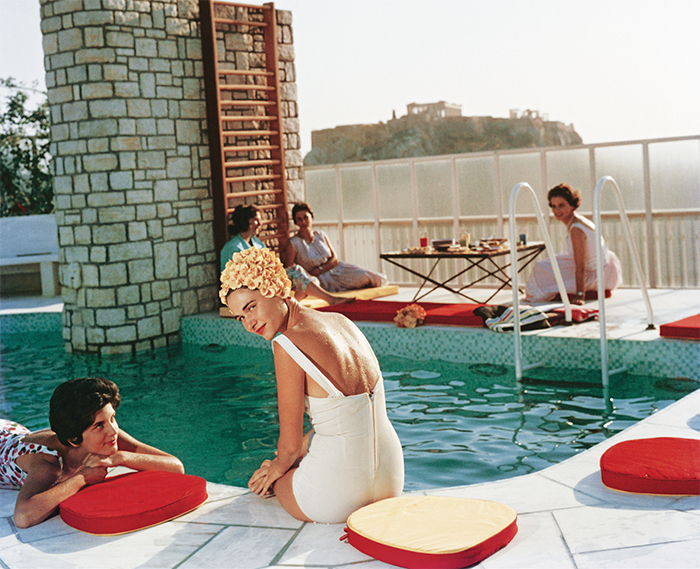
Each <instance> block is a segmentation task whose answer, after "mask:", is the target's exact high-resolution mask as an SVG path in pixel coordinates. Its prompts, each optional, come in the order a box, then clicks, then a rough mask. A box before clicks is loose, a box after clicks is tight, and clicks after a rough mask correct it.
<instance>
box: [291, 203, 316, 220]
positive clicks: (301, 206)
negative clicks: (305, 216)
mask: <svg viewBox="0 0 700 569" xmlns="http://www.w3.org/2000/svg"><path fill="white" fill-rule="evenodd" d="M300 211H308V212H309V213H310V214H311V217H313V216H314V212H313V211H311V207H310V206H309V204H307V203H305V202H299V203H298V204H295V205H294V207H293V208H292V221H294V220H295V219H296V217H297V213H299V212H300Z"/></svg>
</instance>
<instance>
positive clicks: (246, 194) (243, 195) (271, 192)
mask: <svg viewBox="0 0 700 569" xmlns="http://www.w3.org/2000/svg"><path fill="white" fill-rule="evenodd" d="M281 192H282V190H280V189H274V190H258V191H255V192H229V193H227V194H226V197H227V198H250V197H253V196H272V195H276V194H279V193H281ZM272 205H275V206H276V207H278V206H279V204H260V205H258V206H256V207H260V208H264V207H267V208H268V209H270V208H271V207H272Z"/></svg>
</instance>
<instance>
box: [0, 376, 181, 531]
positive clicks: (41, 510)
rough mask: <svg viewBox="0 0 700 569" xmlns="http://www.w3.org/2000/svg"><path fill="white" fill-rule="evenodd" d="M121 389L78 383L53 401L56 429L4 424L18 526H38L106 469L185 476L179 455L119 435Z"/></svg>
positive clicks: (2, 448)
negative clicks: (113, 468) (129, 469)
mask: <svg viewBox="0 0 700 569" xmlns="http://www.w3.org/2000/svg"><path fill="white" fill-rule="evenodd" d="M120 402H121V396H120V395H119V389H118V388H117V386H116V385H115V384H114V383H112V382H111V381H109V380H107V379H102V378H79V379H72V380H70V381H67V382H65V383H62V384H61V385H59V386H58V387H57V388H56V390H55V391H54V392H53V395H52V396H51V402H50V404H49V407H50V411H49V423H50V424H51V429H43V430H41V431H36V432H34V433H31V432H30V431H29V430H28V429H27V428H26V427H23V426H22V425H19V424H18V423H13V422H11V421H7V420H4V419H3V420H0V486H2V487H5V488H8V487H9V488H20V491H19V495H18V496H17V503H16V504H15V525H16V526H17V527H20V528H26V527H30V526H33V525H36V524H38V523H40V522H42V521H44V520H45V519H46V518H48V517H49V516H50V515H51V514H53V513H54V512H55V511H56V508H57V507H58V505H59V504H60V503H61V502H63V500H65V499H66V498H70V497H71V496H72V495H73V494H75V493H76V492H78V490H80V489H81V488H82V487H83V486H87V485H89V484H95V483H97V482H102V480H104V478H105V476H106V475H107V468H108V467H112V466H125V467H128V468H132V469H134V470H163V471H167V472H179V473H183V472H184V468H183V466H182V463H181V462H180V461H179V460H178V459H177V458H175V457H174V456H172V455H170V454H168V453H166V452H163V451H162V450H158V449H157V448H154V447H152V446H149V445H146V444H144V443H142V442H139V441H137V440H136V439H135V438H134V437H132V436H131V435H129V434H127V433H125V432H124V431H120V430H119V427H118V425H117V421H116V418H115V412H116V409H117V408H118V407H119V403H120Z"/></svg>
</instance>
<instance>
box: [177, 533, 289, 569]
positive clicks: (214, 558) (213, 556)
mask: <svg viewBox="0 0 700 569" xmlns="http://www.w3.org/2000/svg"><path fill="white" fill-rule="evenodd" d="M190 525H196V524H190ZM295 533H296V531H295V530H290V529H275V528H254V527H235V526H231V527H227V528H224V529H222V530H221V532H220V533H219V534H217V535H216V537H214V539H212V540H211V541H210V542H209V543H207V544H206V545H205V546H204V547H202V548H200V549H199V550H198V551H197V552H196V553H195V554H194V555H192V556H191V557H189V558H188V559H187V560H186V561H185V562H184V563H183V564H182V565H179V566H178V569H200V568H201V569H215V568H216V569H218V568H222V569H223V568H231V569H234V568H235V569H249V568H250V569H257V568H259V567H267V566H268V565H270V564H271V563H272V562H273V561H275V558H276V557H277V555H278V554H279V552H280V551H281V550H282V549H283V548H284V546H285V545H286V544H287V543H288V542H289V540H290V539H292V538H293V537H294V535H295Z"/></svg>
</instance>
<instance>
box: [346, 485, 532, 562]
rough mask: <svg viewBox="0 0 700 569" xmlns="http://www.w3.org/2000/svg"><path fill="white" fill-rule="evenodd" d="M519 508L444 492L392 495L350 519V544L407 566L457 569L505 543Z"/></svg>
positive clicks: (494, 550) (511, 532)
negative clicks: (448, 495)
mask: <svg viewBox="0 0 700 569" xmlns="http://www.w3.org/2000/svg"><path fill="white" fill-rule="evenodd" d="M516 521H517V516H516V514H515V511H514V510H513V509H512V508H510V507H508V506H504V505H503V504H499V503H497V502H489V501H486V500H470V499H466V498H449V497H445V496H416V497H411V496H405V497H400V498H389V499H387V500H382V501H380V502H375V503H374V504H370V505H369V506H365V507H364V508H360V509H359V510H357V511H356V512H354V513H353V514H351V515H350V517H349V518H348V521H347V533H348V543H350V545H352V546H354V547H355V548H356V549H358V550H359V551H361V552H362V553H364V554H366V555H369V556H371V557H374V558H375V559H378V560H379V561H384V562H385V563H390V564H392V565H398V566H400V567H408V568H409V569H421V568H430V569H457V568H459V567H466V566H468V565H473V564H474V563H478V562H479V561H481V560H483V559H485V558H487V557H489V556H490V555H492V554H494V553H495V552H496V551H498V550H499V549H501V548H503V547H505V546H506V545H507V544H508V543H509V542H510V541H511V540H512V539H513V537H514V536H515V534H516V533H517V532H518V526H517V523H516Z"/></svg>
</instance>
